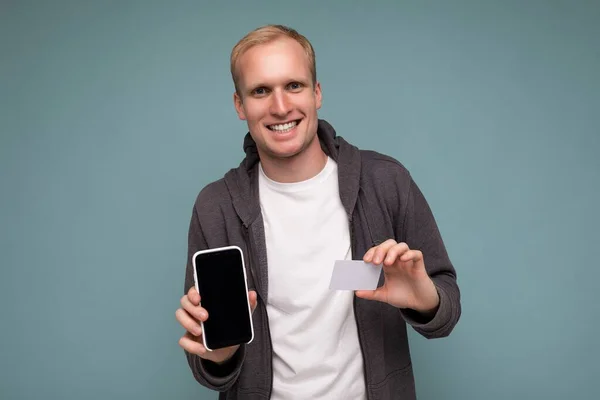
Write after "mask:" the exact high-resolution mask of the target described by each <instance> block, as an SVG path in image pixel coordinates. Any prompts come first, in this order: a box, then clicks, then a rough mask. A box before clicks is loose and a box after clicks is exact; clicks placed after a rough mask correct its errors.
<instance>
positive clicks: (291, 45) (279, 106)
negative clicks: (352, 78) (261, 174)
mask: <svg viewBox="0 0 600 400" xmlns="http://www.w3.org/2000/svg"><path fill="white" fill-rule="evenodd" d="M237 70H238V76H239V93H237V92H236V93H235V94H234V103H235V108H236V111H237V113H238V116H239V118H240V119H242V120H246V122H247V123H248V129H249V131H250V135H251V136H252V138H253V139H254V141H255V142H256V145H257V148H258V153H259V156H260V157H261V161H262V162H263V163H265V162H271V161H273V162H276V161H282V160H289V159H294V158H302V159H303V161H304V160H306V161H307V162H309V163H310V162H316V163H318V162H320V160H321V158H320V157H321V155H322V150H321V147H320V143H319V141H318V140H315V138H316V134H317V124H318V116H317V110H318V109H319V108H321V86H320V84H319V83H318V82H316V83H315V84H313V79H312V74H311V70H310V68H309V60H308V56H307V55H306V53H305V51H304V49H303V48H302V46H301V45H300V44H299V43H298V42H296V41H295V40H293V39H290V38H284V37H282V38H278V39H276V40H274V41H272V42H269V43H266V44H259V45H256V46H254V47H251V48H250V49H248V50H247V51H246V52H245V53H243V54H242V55H241V56H240V58H239V60H238V62H237Z"/></svg>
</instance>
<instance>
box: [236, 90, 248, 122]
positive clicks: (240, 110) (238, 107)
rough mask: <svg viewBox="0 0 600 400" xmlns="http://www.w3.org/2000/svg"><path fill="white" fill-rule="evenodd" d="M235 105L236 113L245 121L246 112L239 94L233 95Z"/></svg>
mask: <svg viewBox="0 0 600 400" xmlns="http://www.w3.org/2000/svg"><path fill="white" fill-rule="evenodd" d="M233 105H234V106H235V111H236V112H237V115H238V118H239V119H242V120H245V119H246V112H245V111H244V103H243V102H242V99H241V97H240V96H239V95H238V94H237V92H234V93H233Z"/></svg>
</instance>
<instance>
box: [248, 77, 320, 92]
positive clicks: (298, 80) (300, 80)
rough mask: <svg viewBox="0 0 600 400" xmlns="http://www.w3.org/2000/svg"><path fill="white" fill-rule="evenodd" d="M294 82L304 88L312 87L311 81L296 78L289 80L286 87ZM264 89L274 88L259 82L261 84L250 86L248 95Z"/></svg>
mask: <svg viewBox="0 0 600 400" xmlns="http://www.w3.org/2000/svg"><path fill="white" fill-rule="evenodd" d="M293 82H298V83H301V84H303V85H304V86H310V80H306V79H296V78H291V79H288V80H287V81H286V83H285V85H286V86H287V85H289V84H290V83H293ZM262 87H264V88H267V89H271V88H272V85H268V84H266V83H262V82H259V83H256V84H254V85H252V86H250V87H249V89H248V93H252V92H253V91H254V90H256V89H258V88H262Z"/></svg>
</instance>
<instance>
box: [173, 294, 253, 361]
mask: <svg viewBox="0 0 600 400" xmlns="http://www.w3.org/2000/svg"><path fill="white" fill-rule="evenodd" d="M248 296H249V298H250V307H251V309H252V312H254V309H255V308H256V292H255V291H253V290H250V291H248ZM175 317H176V318H177V321H179V323H180V324H181V326H183V328H184V329H185V330H186V332H185V334H184V335H183V336H182V337H181V339H179V345H180V346H181V347H183V349H184V350H186V351H188V352H190V353H192V354H196V355H198V356H200V358H203V359H205V360H210V361H213V362H216V363H217V364H222V363H224V362H225V361H227V360H229V359H230V358H231V357H233V355H234V354H235V352H236V351H237V349H238V348H239V347H240V346H239V345H236V346H230V347H225V348H222V349H215V350H213V351H208V350H206V347H204V344H202V326H201V325H200V321H202V322H204V321H206V320H207V319H208V318H209V315H208V311H206V309H204V308H202V307H201V306H200V294H199V293H198V291H197V290H196V288H195V287H194V286H192V287H191V288H190V290H189V291H188V293H187V294H186V295H184V296H183V297H182V298H181V308H179V309H177V311H176V312H175Z"/></svg>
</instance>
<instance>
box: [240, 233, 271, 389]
mask: <svg viewBox="0 0 600 400" xmlns="http://www.w3.org/2000/svg"><path fill="white" fill-rule="evenodd" d="M244 229H245V232H246V244H247V246H248V252H249V254H248V261H249V262H250V263H251V265H250V273H251V274H252V280H253V281H254V288H255V289H256V297H257V300H258V298H259V297H260V298H262V296H260V295H259V292H260V291H259V290H258V286H259V281H258V280H257V279H256V275H255V274H254V268H253V267H254V266H255V265H257V261H256V257H255V256H254V240H253V238H252V230H251V229H250V228H249V227H248V225H246V224H245V223H244ZM262 302H263V304H264V305H265V322H266V325H267V336H268V337H269V349H270V354H271V357H270V359H271V373H270V374H269V378H270V385H269V396H268V398H271V394H272V392H273V342H272V340H271V327H270V326H269V316H268V315H267V313H266V307H267V303H266V301H265V299H262ZM256 307H257V308H258V303H257V304H256Z"/></svg>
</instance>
